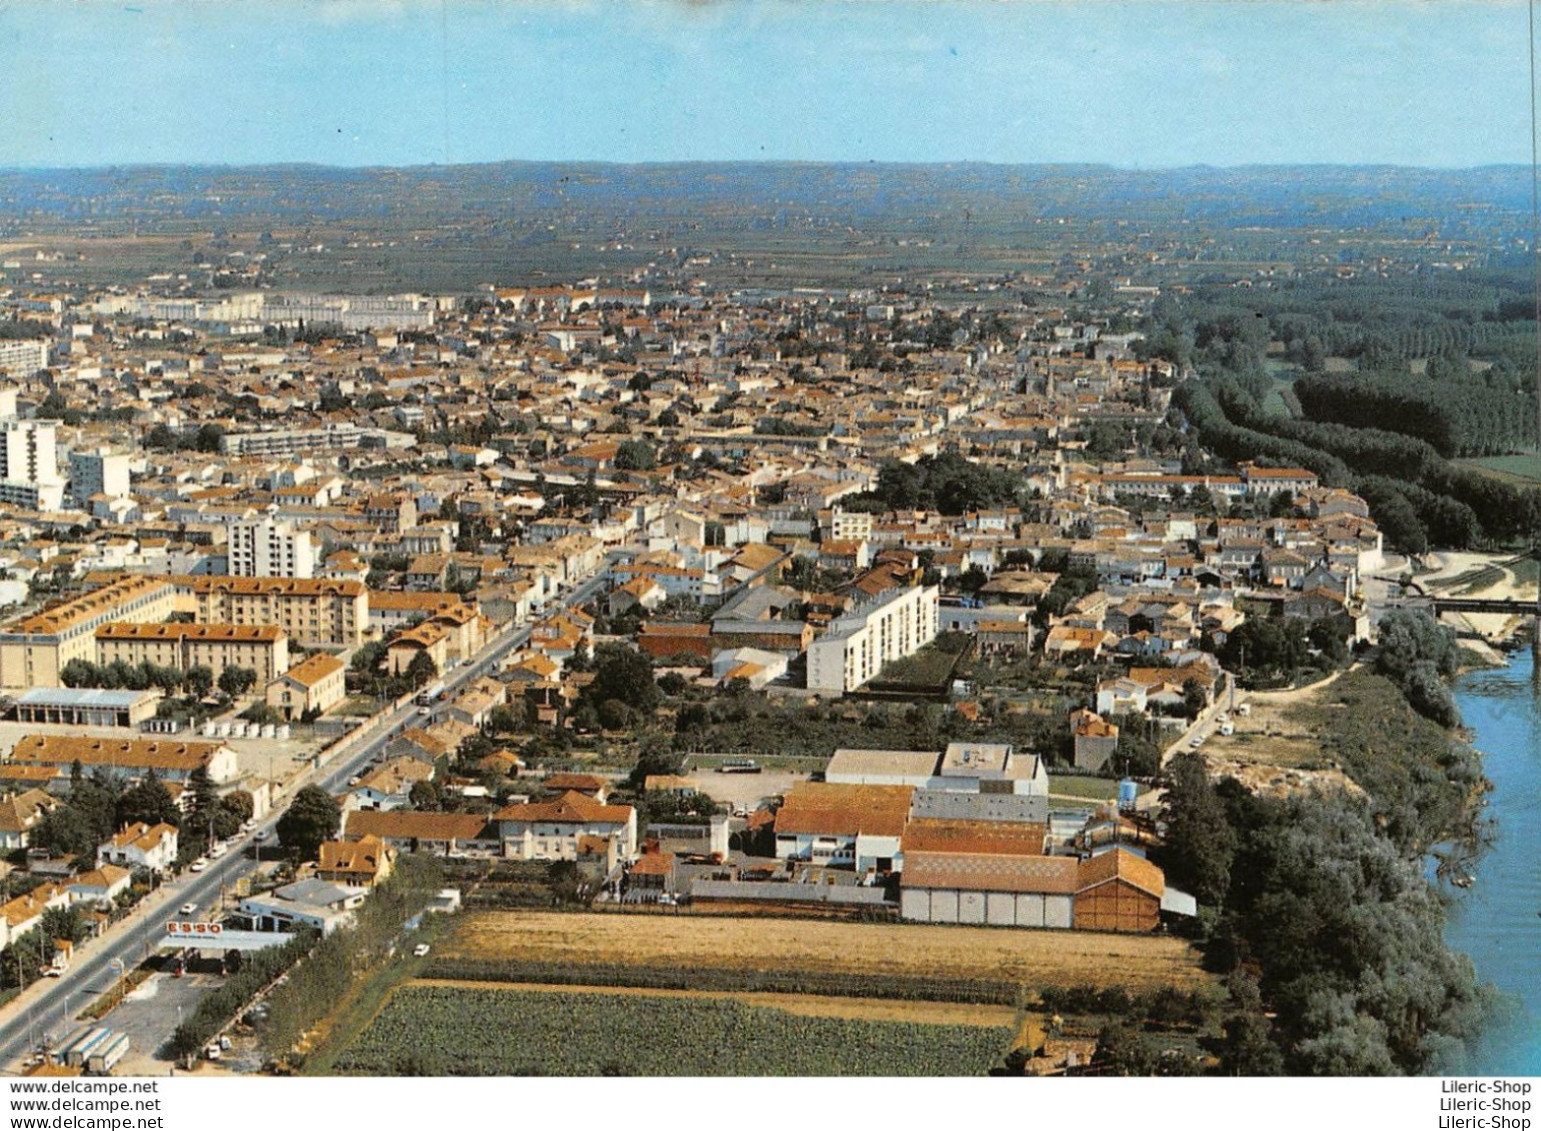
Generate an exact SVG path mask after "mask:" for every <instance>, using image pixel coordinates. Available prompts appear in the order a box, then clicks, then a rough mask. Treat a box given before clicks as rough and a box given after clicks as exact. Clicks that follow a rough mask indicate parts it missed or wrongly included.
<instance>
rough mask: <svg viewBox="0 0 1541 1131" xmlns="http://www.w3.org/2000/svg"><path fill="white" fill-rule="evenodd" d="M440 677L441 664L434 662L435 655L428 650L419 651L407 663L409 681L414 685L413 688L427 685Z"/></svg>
mask: <svg viewBox="0 0 1541 1131" xmlns="http://www.w3.org/2000/svg"><path fill="white" fill-rule="evenodd" d="M438 677H439V666H438V665H437V664H435V663H434V662H433V657H432V656H430V655H429V654H428V653H427V652H419V653H418V654H417V655H415V656H413V657H412V662H411V663H410V664H408V665H407V682H408V683H410V684H411V685H412V688H413V690H420V689H421V688H424V687H427V686H428V684H429V683H430V682H432V681H433V680H435V679H437V678H438Z"/></svg>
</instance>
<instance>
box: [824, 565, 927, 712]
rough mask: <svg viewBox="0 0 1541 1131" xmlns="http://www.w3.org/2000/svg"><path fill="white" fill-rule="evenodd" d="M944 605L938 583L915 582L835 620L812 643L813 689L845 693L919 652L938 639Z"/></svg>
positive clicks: (829, 693)
mask: <svg viewBox="0 0 1541 1131" xmlns="http://www.w3.org/2000/svg"><path fill="white" fill-rule="evenodd" d="M939 607H940V603H939V594H938V590H937V588H936V586H934V585H933V586H920V585H911V586H907V587H905V588H903V589H893V590H890V591H889V592H887V593H884V594H883V595H882V596H881V597H879V598H878V599H877V600H875V601H872V602H871V603H869V604H866V605H863V606H860V607H858V608H857V609H854V610H852V611H851V612H849V613H846V614H845V615H844V616H841V617H838V618H837V619H835V620H833V621H831V622H830V625H829V630H828V631H827V632H826V633H825V634H824V635H823V636H822V637H820V638H819V639H818V640H815V641H814V642H813V643H812V644H810V645H809V646H808V690H809V691H819V692H823V693H825V694H828V695H843V694H845V693H846V692H847V691H854V690H855V689H856V688H858V687H860V686H861V685H862V684H864V683H866V682H867V681H868V680H870V679H872V678H873V677H874V676H876V675H877V674H878V672H880V671H881V670H882V669H883V665H884V664H887V663H890V662H892V661H894V660H898V659H902V658H903V657H905V656H909V655H913V654H914V653H915V652H918V651H919V650H920V649H921V648H922V647H924V646H925V645H926V644H928V643H930V642H931V641H932V640H934V639H936V634H937V624H938V619H939Z"/></svg>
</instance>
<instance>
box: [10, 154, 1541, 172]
mask: <svg viewBox="0 0 1541 1131" xmlns="http://www.w3.org/2000/svg"><path fill="white" fill-rule="evenodd" d="M501 165H514V166H552V165H565V166H587V167H598V168H608V169H641V168H658V167H676V168H690V167H701V166H721V165H734V166H743V167H755V166H802V167H841V166H860V167H869V166H870V167H875V168H936V169H940V168H958V167H968V166H982V167H989V168H1000V169H1098V170H1108V171H1111V172H1119V173H1178V172H1190V171H1193V170H1214V171H1217V172H1242V171H1251V170H1269V169H1312V170H1325V169H1377V170H1397V171H1407V172H1440V173H1472V172H1482V171H1491V170H1515V171H1520V172H1528V171H1529V169H1530V164H1529V162H1524V161H1490V162H1483V163H1480V164H1475V165H1413V164H1402V163H1399V162H1391V161H1372V162H1346V161H1259V162H1244V163H1240V164H1226V163H1214V162H1207V161H1198V162H1191V163H1189V164H1182V165H1124V164H1119V163H1117V162H1111V161H1091V160H1082V161H1068V160H1067V161H995V160H990V159H985V158H960V159H936V160H918V159H906V160H897V159H896V160H887V159H885V160H878V159H876V158H867V159H862V158H801V157H771V158H768V157H754V158H743V157H725V158H683V159H675V158H657V159H648V160H645V161H618V160H609V159H605V158H590V157H581V158H531V157H507V158H498V159H496V160H489V161H456V162H451V163H449V164H445V163H442V162H438V161H423V162H414V163H408V164H391V163H371V164H357V165H354V164H332V163H328V162H325V161H247V162H229V161H213V162H208V161H117V162H106V163H100V164H89V165H85V164H82V165H70V164H65V165H0V175H11V174H31V173H96V172H114V171H122V170H139V169H144V170H157V169H210V170H221V171H230V172H240V171H243V170H276V169H316V170H328V171H337V172H373V171H389V172H417V171H427V170H443V171H451V170H457V169H486V168H493V167H496V166H501Z"/></svg>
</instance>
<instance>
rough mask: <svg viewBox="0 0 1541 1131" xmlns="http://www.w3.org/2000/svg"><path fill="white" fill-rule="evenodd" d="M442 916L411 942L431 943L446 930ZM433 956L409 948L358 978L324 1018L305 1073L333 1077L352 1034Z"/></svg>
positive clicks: (425, 925)
mask: <svg viewBox="0 0 1541 1131" xmlns="http://www.w3.org/2000/svg"><path fill="white" fill-rule="evenodd" d="M444 919H445V916H443V915H429V916H427V917H426V918H425V919H424V921H423V926H422V927H421V928H420V929H419V930H418V931H417V932H416V933H415V934H414V935H413V936H412V937H411V945H413V946H416V945H417V944H418V943H426V942H431V941H432V940H434V939H437V938H438V936H439V934H440V933H441V932H442V930H443V920H444ZM432 961H433V959H432V958H430V957H428V956H426V955H425V956H424V957H422V958H418V957H416V956H414V955H413V954H412V953H411V952H410V951H408V952H407V953H406V954H405V955H397V956H395V958H393V959H392V958H387V959H386V960H385V961H383V962H381V963H378V964H377V965H376V966H375V968H374V969H373V970H372V971H370V972H369V973H368V974H366V975H364V976H363V978H361V979H360V980H359V982H358V983H357V985H356V987H355V988H354V990H353V991H352V992H351V993H350V994H348V996H347V997H346V998H345V999H344V1000H343V1001H342V1002H341V1003H340V1004H339V1007H338V1009H337V1011H336V1012H335V1013H333V1014H332V1015H331V1016H330V1017H328V1018H325V1019H323V1020H322V1022H321V1025H320V1028H321V1030H322V1031H323V1035H322V1036H321V1038H320V1040H319V1041H318V1042H317V1044H316V1046H315V1047H314V1048H313V1049H312V1050H311V1051H310V1053H309V1054H307V1055H306V1057H305V1062H304V1065H303V1067H302V1068H301V1072H300V1074H301V1075H302V1076H330V1075H333V1074H334V1072H335V1069H336V1065H337V1058H338V1057H339V1056H340V1055H341V1054H342V1053H343V1051H344V1050H345V1049H346V1048H347V1047H348V1045H349V1044H351V1043H352V1039H353V1037H354V1036H355V1035H356V1034H358V1033H361V1032H363V1031H364V1030H365V1029H366V1028H367V1027H368V1026H369V1024H370V1022H372V1021H373V1020H374V1018H375V1017H376V1016H377V1015H378V1014H379V1012H380V1010H381V1009H382V1008H384V1006H385V1003H386V1001H387V1000H388V999H389V998H390V996H391V994H392V993H393V992H394V991H395V989H396V987H397V986H399V985H401V984H402V983H403V982H408V981H410V980H411V979H413V978H416V977H419V976H421V975H422V972H423V968H424V967H425V966H427V965H428V964H429V963H430V962H432Z"/></svg>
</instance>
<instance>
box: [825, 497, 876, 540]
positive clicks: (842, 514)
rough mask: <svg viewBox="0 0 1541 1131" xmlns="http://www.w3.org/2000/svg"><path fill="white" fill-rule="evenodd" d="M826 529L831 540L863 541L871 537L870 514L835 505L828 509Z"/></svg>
mask: <svg viewBox="0 0 1541 1131" xmlns="http://www.w3.org/2000/svg"><path fill="white" fill-rule="evenodd" d="M828 529H829V540H830V541H831V542H865V541H867V540H868V539H870V538H871V537H872V516H871V515H870V514H867V513H866V512H864V511H847V510H841V509H840V507H839V506H838V505H836V506H833V507H831V508H830V510H829V527H828Z"/></svg>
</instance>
